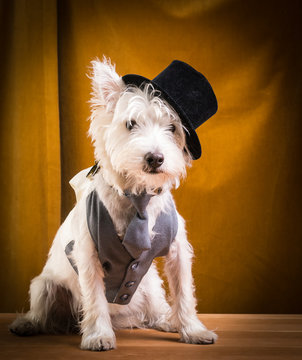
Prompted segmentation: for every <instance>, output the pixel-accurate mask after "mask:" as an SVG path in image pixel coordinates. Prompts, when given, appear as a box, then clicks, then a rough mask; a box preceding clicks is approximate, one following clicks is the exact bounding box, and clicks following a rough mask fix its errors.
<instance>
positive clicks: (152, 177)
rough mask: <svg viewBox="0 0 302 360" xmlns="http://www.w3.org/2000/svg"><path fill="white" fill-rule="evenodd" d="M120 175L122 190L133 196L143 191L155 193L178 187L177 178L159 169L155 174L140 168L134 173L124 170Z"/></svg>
mask: <svg viewBox="0 0 302 360" xmlns="http://www.w3.org/2000/svg"><path fill="white" fill-rule="evenodd" d="M120 175H121V177H122V179H123V187H124V189H126V190H128V191H130V192H131V193H135V194H139V193H141V192H144V191H146V192H147V193H154V192H156V193H157V192H158V191H161V190H166V189H170V188H172V187H178V185H179V177H177V176H172V175H171V174H169V173H167V172H165V171H164V170H160V169H158V170H157V171H156V172H151V171H145V170H144V168H143V167H142V168H141V169H140V170H136V171H129V170H124V171H122V172H121V173H120Z"/></svg>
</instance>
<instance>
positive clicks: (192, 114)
mask: <svg viewBox="0 0 302 360" xmlns="http://www.w3.org/2000/svg"><path fill="white" fill-rule="evenodd" d="M122 79H123V81H124V82H125V84H127V85H136V86H141V85H142V84H144V83H151V84H152V85H153V86H154V88H155V89H156V90H159V91H160V93H161V94H160V96H161V97H162V98H163V99H164V100H166V101H167V102H168V103H169V104H170V105H171V106H172V107H173V108H174V110H175V111H176V112H177V113H178V115H179V117H180V119H181V121H182V123H183V125H184V126H185V128H186V129H187V130H188V132H186V142H187V147H188V149H189V151H190V153H191V155H192V157H193V159H194V160H196V159H198V158H200V156H201V146H200V142H199V140H198V136H197V134H196V132H195V129H197V128H198V126H200V125H201V124H203V123H204V122H205V121H206V120H208V119H209V118H210V117H211V116H212V115H214V114H215V113H216V111H217V100H216V96H215V94H214V92H213V89H212V87H211V85H210V83H209V82H208V80H207V79H206V78H205V77H204V76H203V75H202V74H201V73H200V72H198V71H196V70H195V69H193V68H192V67H191V66H190V65H188V64H186V63H184V62H182V61H179V60H174V61H172V63H171V64H170V65H169V66H168V67H167V68H166V69H164V70H163V71H162V72H161V73H160V74H159V75H157V76H156V77H155V78H154V79H153V80H149V79H147V78H145V77H143V76H140V75H135V74H128V75H125V76H123V78H122Z"/></svg>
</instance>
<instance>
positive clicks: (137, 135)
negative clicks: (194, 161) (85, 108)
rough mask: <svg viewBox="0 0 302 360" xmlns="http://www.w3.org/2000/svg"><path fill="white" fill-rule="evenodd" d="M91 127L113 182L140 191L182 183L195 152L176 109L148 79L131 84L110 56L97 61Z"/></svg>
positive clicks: (97, 155) (94, 66)
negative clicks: (189, 146) (188, 147)
mask: <svg viewBox="0 0 302 360" xmlns="http://www.w3.org/2000/svg"><path fill="white" fill-rule="evenodd" d="M92 80H93V90H94V91H93V98H92V105H93V106H92V109H93V111H92V116H91V126H90V130H89V133H90V135H91V137H92V140H93V142H94V146H95V156H96V158H97V159H98V160H100V161H101V164H102V165H103V169H104V174H105V176H106V178H107V180H108V181H109V182H111V185H113V186H116V187H122V190H123V191H124V190H126V189H127V190H131V191H132V192H140V191H142V190H147V191H152V190H155V189H158V188H166V187H168V188H170V187H171V186H173V185H176V186H177V185H178V183H179V179H180V178H181V177H183V176H185V174H186V166H187V165H189V164H190V156H189V155H188V152H187V150H186V143H185V133H184V131H185V130H184V129H183V126H182V124H181V121H180V119H179V117H178V115H177V113H176V112H175V111H174V110H173V109H172V108H171V107H169V105H168V104H166V103H165V102H164V101H163V100H162V99H161V98H160V97H159V92H157V91H155V90H154V89H153V88H152V85H150V84H147V85H145V87H144V88H143V89H140V88H137V87H134V86H130V87H129V86H128V87H126V85H125V84H124V83H123V81H122V79H121V78H120V77H119V76H118V75H117V74H116V72H115V70H114V67H113V66H112V65H111V64H110V63H109V62H108V61H106V60H103V62H100V61H94V62H93V77H92Z"/></svg>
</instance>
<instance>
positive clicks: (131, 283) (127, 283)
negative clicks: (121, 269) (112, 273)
mask: <svg viewBox="0 0 302 360" xmlns="http://www.w3.org/2000/svg"><path fill="white" fill-rule="evenodd" d="M134 283H135V281H128V282H126V284H125V286H126V287H127V288H129V287H131V286H133V285H134Z"/></svg>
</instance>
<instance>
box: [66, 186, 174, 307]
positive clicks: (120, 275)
mask: <svg viewBox="0 0 302 360" xmlns="http://www.w3.org/2000/svg"><path fill="white" fill-rule="evenodd" d="M129 198H130V199H129V200H130V201H132V203H133V205H134V206H135V207H136V210H137V214H136V216H135V219H133V220H132V222H131V223H130V224H129V226H128V228H127V230H126V234H125V237H124V239H123V241H121V240H120V238H119V237H118V235H117V233H116V230H115V227H114V224H113V222H112V219H111V217H110V215H109V213H108V211H107V209H106V207H105V206H104V204H103V203H102V202H101V200H100V198H99V196H98V194H97V192H96V190H94V191H92V192H91V193H90V194H89V195H88V197H87V200H86V214H87V224H88V229H89V232H90V235H91V237H92V239H93V241H94V243H95V246H96V249H97V251H98V256H99V259H100V262H101V264H102V266H103V269H104V274H105V277H104V282H105V288H106V298H107V301H108V302H109V303H115V304H122V305H126V304H129V302H130V301H131V298H132V296H133V294H134V293H135V291H136V289H137V287H138V285H139V284H140V282H141V280H142V278H143V276H144V275H145V274H146V273H147V271H148V269H149V267H150V266H151V264H152V261H153V259H154V258H156V257H159V256H165V255H167V254H168V252H169V248H170V245H171V243H172V241H173V240H174V238H175V236H176V233H177V227H178V226H177V214H176V210H175V207H174V204H173V202H172V201H171V207H170V211H169V212H161V213H160V214H159V216H158V217H157V219H156V222H155V225H154V227H153V232H154V233H155V236H154V237H153V239H152V241H150V239H149V234H147V233H146V229H147V227H146V226H147V222H148V216H147V213H146V211H145V208H146V206H147V205H148V202H149V200H150V196H149V195H146V196H144V197H142V198H141V199H139V201H138V202H137V197H134V199H133V197H132V198H131V196H129ZM140 200H141V201H140ZM142 204H143V205H142ZM140 205H142V206H143V207H145V208H143V207H141V206H140ZM144 222H145V224H144ZM146 244H147V245H146ZM73 245H74V241H71V242H70V243H69V244H68V245H67V246H66V248H65V253H66V255H67V257H68V259H69V261H70V263H71V265H72V266H73V268H74V269H75V271H77V268H76V266H75V264H74V263H73V260H72V256H71V253H72V249H73Z"/></svg>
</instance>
